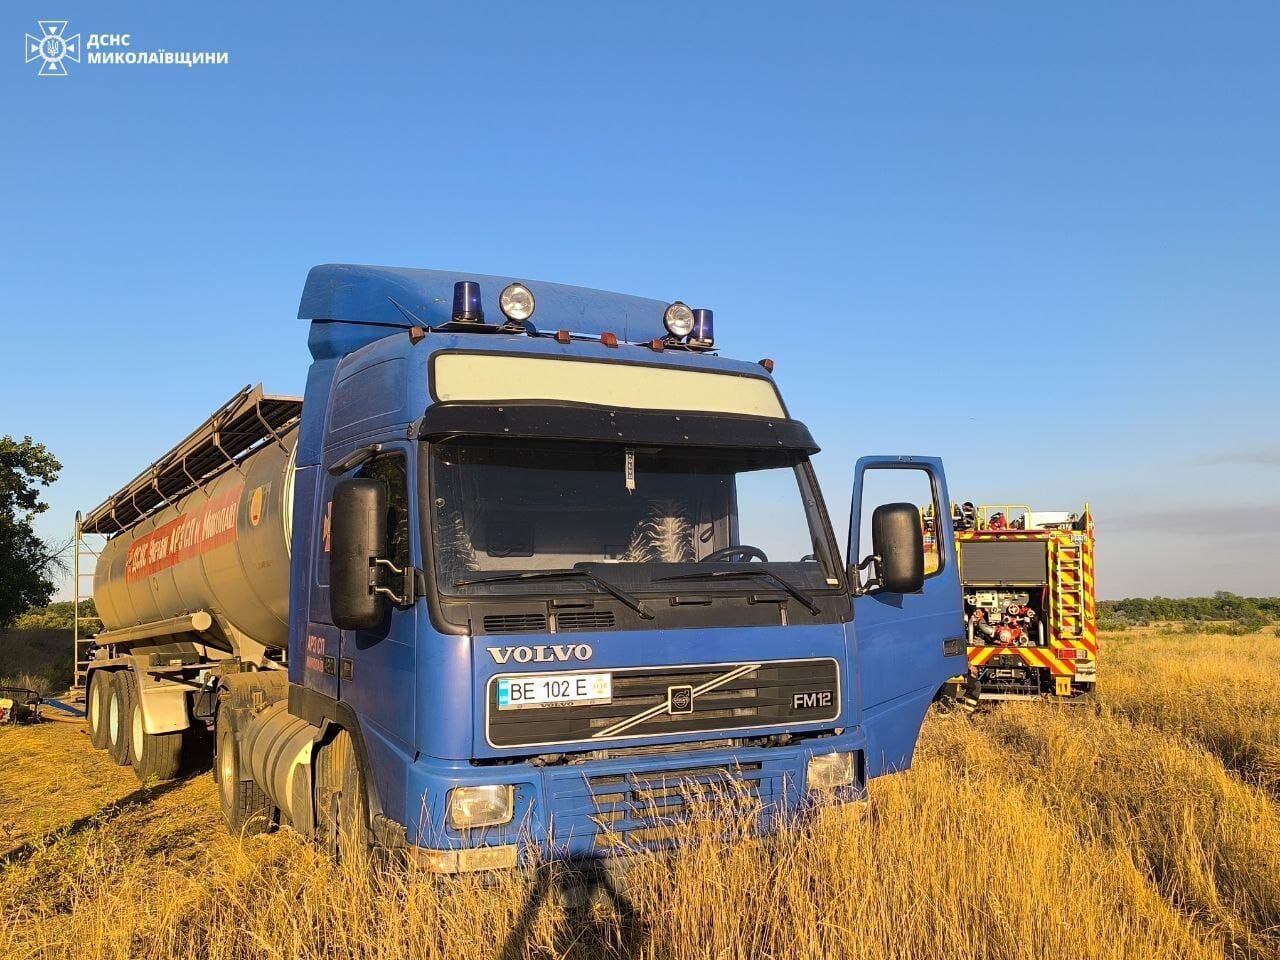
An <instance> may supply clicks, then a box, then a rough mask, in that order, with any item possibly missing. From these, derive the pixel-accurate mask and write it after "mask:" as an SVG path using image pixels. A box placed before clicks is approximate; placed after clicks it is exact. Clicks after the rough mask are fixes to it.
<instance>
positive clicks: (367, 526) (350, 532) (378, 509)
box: [329, 477, 387, 630]
mask: <svg viewBox="0 0 1280 960" xmlns="http://www.w3.org/2000/svg"><path fill="white" fill-rule="evenodd" d="M386 542H387V485H386V484H385V483H383V482H382V481H380V480H369V479H366V478H363V477H353V478H351V479H348V480H343V481H340V482H339V483H338V484H337V485H336V486H335V487H334V488H333V513H332V515H331V516H330V518H329V606H330V610H331V612H332V613H333V622H334V624H336V625H337V626H338V627H340V628H342V629H343V630H372V629H373V628H374V627H376V626H377V625H378V624H380V623H381V622H382V619H383V617H384V616H386V612H387V598H386V597H385V596H384V595H382V594H381V593H377V592H375V590H374V587H375V586H376V585H377V578H376V570H377V568H376V567H375V566H374V561H375V560H377V559H379V558H380V555H381V552H382V545H383V544H384V543H386Z"/></svg>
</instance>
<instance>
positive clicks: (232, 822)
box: [213, 711, 276, 836]
mask: <svg viewBox="0 0 1280 960" xmlns="http://www.w3.org/2000/svg"><path fill="white" fill-rule="evenodd" d="M213 774H214V777H215V779H216V780H217V781H218V800H219V802H220V803H221V804H222V816H223V819H225V820H226V821H227V829H229V830H230V831H231V832H232V833H236V834H240V835H241V836H252V835H254V834H258V833H266V832H267V831H268V830H270V829H271V826H272V824H273V823H274V822H275V817H276V808H275V804H273V803H272V802H271V798H270V797H268V796H267V795H266V794H265V793H264V792H263V790H262V788H261V787H259V786H258V785H257V783H255V782H254V781H253V780H244V779H242V776H243V774H244V767H243V765H242V764H241V761H240V742H239V741H238V740H237V739H236V731H235V727H234V726H232V723H231V718H230V716H228V715H226V714H225V713H224V712H223V711H219V713H218V753H217V756H216V757H215V759H214V763H213Z"/></svg>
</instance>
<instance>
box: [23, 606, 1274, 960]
mask: <svg viewBox="0 0 1280 960" xmlns="http://www.w3.org/2000/svg"><path fill="white" fill-rule="evenodd" d="M1105 640H1106V647H1105V656H1106V660H1105V662H1104V670H1103V673H1102V684H1103V688H1102V691H1101V693H1100V696H1099V700H1098V703H1097V705H1096V708H1063V707H1055V706H1052V705H1049V704H1028V705H1022V704H1019V705H1010V706H1006V707H1002V708H999V709H995V710H992V711H991V712H989V713H985V714H982V715H980V716H978V717H977V718H975V719H974V720H972V721H970V720H968V719H965V718H964V717H963V716H961V715H959V714H945V715H944V714H939V715H934V716H931V717H930V719H929V721H928V723H927V725H926V728H925V731H924V735H923V739H922V744H921V749H920V752H919V754H918V757H917V762H916V765H915V767H914V768H913V769H912V770H911V771H910V772H908V773H905V774H902V775H899V776H895V777H889V778H886V779H884V780H881V781H878V782H876V783H875V784H874V788H873V794H872V804H871V806H870V809H869V810H868V811H865V812H863V811H859V810H855V809H849V808H837V809H832V810H828V811H825V812H824V814H823V815H822V816H821V817H819V818H818V819H817V820H816V821H814V822H811V823H809V824H807V825H806V826H803V827H800V828H797V829H794V830H791V831H788V832H786V833H784V834H783V835H782V836H781V837H779V838H777V839H775V840H772V841H770V842H768V843H762V842H757V841H741V842H738V843H729V844H720V843H711V842H693V843H691V844H690V845H689V846H687V847H685V848H684V849H682V850H681V851H680V852H679V853H678V854H677V855H676V856H674V857H672V858H668V859H652V860H649V859H645V860H642V861H640V862H638V863H636V864H635V865H634V867H633V868H632V871H631V874H630V877H629V882H628V883H627V885H626V894H625V896H609V895H608V894H607V893H606V892H602V893H601V895H600V896H598V897H596V898H595V899H594V901H593V902H592V903H591V904H590V906H589V907H586V908H581V907H574V908H571V909H566V905H565V902H564V897H563V895H562V892H561V890H560V888H559V886H558V885H556V884H555V883H550V884H548V883H543V882H540V881H539V880H538V879H535V878H529V877H515V876H510V877H504V878H501V879H499V880H498V881H496V882H494V883H492V884H489V885H485V884H482V883H480V882H477V881H474V880H466V881H453V882H448V883H437V882H434V881H433V880H432V879H430V878H428V877H425V876H421V875H415V874H413V873H406V872H405V871H404V870H391V871H385V870H384V871H381V872H374V873H373V874H371V873H370V871H368V870H355V869H342V868H337V867H335V866H333V865H332V864H330V863H329V862H327V861H326V860H325V859H323V858H322V857H320V856H318V855H317V854H316V853H315V852H313V850H312V849H311V848H310V847H309V846H308V845H306V844H304V843H302V842H300V841H299V840H298V839H297V838H296V837H294V836H293V835H291V834H289V833H288V832H281V833H278V834H275V835H271V836H265V837H256V838H251V839H249V840H247V841H244V842H243V843H242V842H241V841H240V840H238V839H237V838H233V837H230V836H227V835H226V833H225V831H224V829H223V826H222V823H221V819H220V817H219V814H218V809H217V801H216V798H215V795H214V789H213V784H212V782H211V780H210V778H209V777H208V776H206V775H201V776H198V777H196V778H194V779H191V780H188V781H184V782H180V783H178V784H176V785H166V786H161V787H158V788H156V789H152V790H146V789H139V788H138V786H137V784H136V782H135V781H134V778H133V775H132V773H130V772H129V771H128V770H127V769H123V768H120V767H116V766H113V765H112V764H111V762H110V761H109V760H108V759H107V758H106V757H105V755H104V754H103V753H98V752H94V751H92V750H91V749H90V748H89V745H88V742H87V739H86V737H85V736H84V735H83V734H82V733H81V732H80V731H79V728H78V727H76V726H73V725H67V724H45V725H44V726H42V727H39V728H20V729H7V730H4V731H0V957H3V958H5V960H20V958H28V957H31V958H35V957H40V958H45V957H50V958H52V957H68V958H69V957H77V958H87V960H88V958H91V960H98V958H167V957H175V958H184V960H185V958H191V960H195V958H200V960H224V958H227V960H229V958H272V960H294V958H312V957H344V958H345V957H359V958H393V957H395V958H399V957H440V958H445V957H448V958H450V960H465V958H480V957H486V958H488V957H503V958H507V957H510V958H515V957H526V956H527V957H582V958H586V957H599V956H635V957H655V958H658V957H671V958H699V960H701V958H739V957H740V958H773V957H778V958H783V957H787V958H789V957H804V958H826V957H841V958H842V957H851V958H862V957H866V958H903V960H906V958H965V960H974V958H1011V960H1012V958H1032V957H1054V958H1072V960H1075V958H1092V957H1098V958H1103V957H1106V958H1134V960H1139V958H1143V960H1145V958H1152V957H1176V958H1179V960H1182V958H1214V957H1239V958H1265V957H1277V956H1280V638H1278V637H1276V636H1275V634H1274V631H1273V630H1268V631H1267V633H1265V634H1253V635H1249V636H1244V637H1226V636H1195V635H1180V634H1165V635H1160V634H1142V635H1134V636H1130V635H1125V634H1119V635H1111V636H1108V637H1106V638H1105ZM544 894H545V895H544Z"/></svg>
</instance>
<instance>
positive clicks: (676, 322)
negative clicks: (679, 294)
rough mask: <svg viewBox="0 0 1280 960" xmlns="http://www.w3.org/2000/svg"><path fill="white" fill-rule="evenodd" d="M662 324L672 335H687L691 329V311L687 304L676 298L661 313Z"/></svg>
mask: <svg viewBox="0 0 1280 960" xmlns="http://www.w3.org/2000/svg"><path fill="white" fill-rule="evenodd" d="M662 325H663V326H664V327H666V328H667V333H669V334H671V335H672V336H673V337H687V336H688V335H689V331H690V330H692V329H693V311H692V310H690V309H689V305H688V304H686V303H681V302H680V301H679V300H677V301H676V302H675V303H673V304H671V306H669V307H667V310H666V313H664V314H663V315H662Z"/></svg>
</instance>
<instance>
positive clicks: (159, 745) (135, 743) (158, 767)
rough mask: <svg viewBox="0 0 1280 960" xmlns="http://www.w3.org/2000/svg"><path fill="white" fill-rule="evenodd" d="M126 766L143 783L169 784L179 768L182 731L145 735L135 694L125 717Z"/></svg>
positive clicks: (137, 698)
mask: <svg viewBox="0 0 1280 960" xmlns="http://www.w3.org/2000/svg"><path fill="white" fill-rule="evenodd" d="M129 762H130V763H131V764H132V765H133V772H134V775H135V776H136V777H137V778H138V779H139V780H140V781H142V782H143V783H146V782H147V781H149V780H152V781H154V780H172V779H173V778H174V777H176V776H177V775H178V769H179V768H180V767H181V766H182V731H181V730H177V731H175V732H173V733H147V732H146V731H145V730H143V727H142V700H141V699H140V698H139V697H138V696H137V693H136V691H135V694H134V698H133V710H132V711H131V712H130V716H129Z"/></svg>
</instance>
